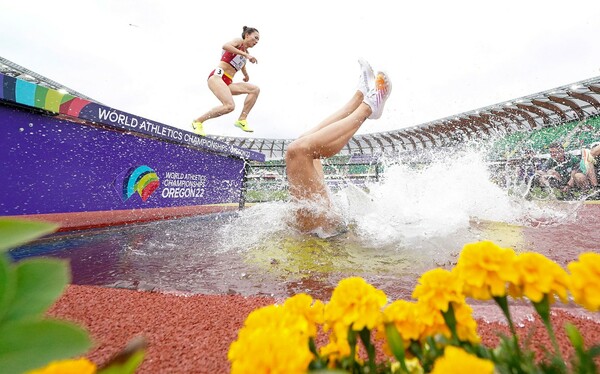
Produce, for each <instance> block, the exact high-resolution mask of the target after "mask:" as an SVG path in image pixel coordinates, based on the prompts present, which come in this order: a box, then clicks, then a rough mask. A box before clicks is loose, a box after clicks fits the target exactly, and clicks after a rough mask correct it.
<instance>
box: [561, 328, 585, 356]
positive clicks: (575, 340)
mask: <svg viewBox="0 0 600 374" xmlns="http://www.w3.org/2000/svg"><path fill="white" fill-rule="evenodd" d="M565 330H566V332H567V336H568V337H569V340H570V341H571V344H573V347H574V348H575V349H576V350H579V351H583V350H584V349H585V348H584V346H583V337H582V336H581V334H580V333H579V330H577V327H575V326H574V325H573V324H571V323H567V324H566V325H565Z"/></svg>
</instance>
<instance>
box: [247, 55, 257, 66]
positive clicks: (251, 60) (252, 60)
mask: <svg viewBox="0 0 600 374" xmlns="http://www.w3.org/2000/svg"><path fill="white" fill-rule="evenodd" d="M248 61H250V62H251V63H253V64H256V63H257V62H258V60H257V59H256V57H254V56H250V55H248Z"/></svg>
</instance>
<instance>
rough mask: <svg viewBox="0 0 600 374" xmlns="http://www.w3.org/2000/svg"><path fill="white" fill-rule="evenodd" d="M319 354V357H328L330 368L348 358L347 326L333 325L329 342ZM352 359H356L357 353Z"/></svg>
mask: <svg viewBox="0 0 600 374" xmlns="http://www.w3.org/2000/svg"><path fill="white" fill-rule="evenodd" d="M319 354H320V355H321V356H328V357H329V364H330V366H331V367H335V364H336V363H337V362H339V361H340V360H341V359H342V358H343V357H348V356H350V345H349V344H348V326H344V325H342V324H341V323H338V324H336V325H334V326H333V329H332V331H331V333H330V334H329V342H328V343H327V345H325V346H323V347H321V349H319ZM354 358H355V359H356V358H358V352H357V354H356V355H355V357H354Z"/></svg>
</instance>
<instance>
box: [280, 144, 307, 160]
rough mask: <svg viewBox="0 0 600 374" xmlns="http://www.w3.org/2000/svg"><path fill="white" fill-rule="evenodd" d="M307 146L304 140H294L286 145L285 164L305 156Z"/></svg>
mask: <svg viewBox="0 0 600 374" xmlns="http://www.w3.org/2000/svg"><path fill="white" fill-rule="evenodd" d="M308 150H309V148H308V144H307V142H305V141H304V139H296V140H294V141H293V142H291V143H290V145H288V147H287V150H286V152H285V160H286V162H293V161H294V160H296V159H298V158H299V157H303V156H306V155H307V154H308Z"/></svg>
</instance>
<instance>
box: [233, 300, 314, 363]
mask: <svg viewBox="0 0 600 374" xmlns="http://www.w3.org/2000/svg"><path fill="white" fill-rule="evenodd" d="M292 309H293V308H289V309H286V308H285V307H283V306H281V305H269V306H266V307H263V308H259V309H256V310H254V311H253V312H252V313H250V315H248V318H247V319H246V321H245V324H244V327H242V329H240V331H239V333H238V339H237V340H236V341H234V342H233V343H232V344H231V346H230V347H229V352H228V354H227V358H228V359H229V361H230V362H231V373H232V374H235V373H272V374H274V373H304V372H306V370H307V368H308V365H309V364H310V362H311V361H312V359H313V358H314V356H313V354H312V353H311V352H310V350H309V347H308V340H309V335H308V333H309V331H310V323H309V322H308V321H307V320H306V318H304V317H303V316H302V315H299V314H298V313H296V312H295V311H293V310H292Z"/></svg>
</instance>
